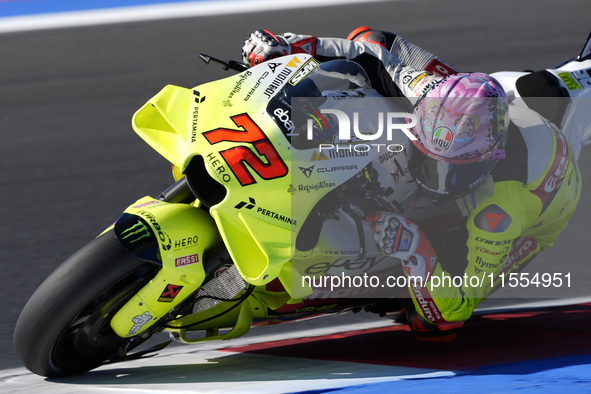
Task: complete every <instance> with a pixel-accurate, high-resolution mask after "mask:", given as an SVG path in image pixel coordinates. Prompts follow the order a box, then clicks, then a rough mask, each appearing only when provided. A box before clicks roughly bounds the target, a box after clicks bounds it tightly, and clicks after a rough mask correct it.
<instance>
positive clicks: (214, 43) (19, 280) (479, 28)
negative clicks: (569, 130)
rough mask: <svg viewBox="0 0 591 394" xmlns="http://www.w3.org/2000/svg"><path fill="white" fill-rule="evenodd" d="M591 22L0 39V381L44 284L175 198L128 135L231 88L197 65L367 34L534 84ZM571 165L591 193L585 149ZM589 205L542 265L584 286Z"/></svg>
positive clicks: (183, 22) (475, 11)
mask: <svg viewBox="0 0 591 394" xmlns="http://www.w3.org/2000/svg"><path fill="white" fill-rule="evenodd" d="M589 11H591V4H589V2H588V0H576V1H571V0H565V1H561V2H555V1H539V0H524V1H519V2H515V1H512V0H510V1H505V0H502V1H495V2H473V1H469V0H462V1H459V0H449V1H446V2H438V1H423V0H417V1H394V2H380V3H366V4H355V5H347V6H342V7H338V8H335V7H324V8H314V9H311V10H304V9H300V10H283V11H279V12H266V13H257V14H243V15H220V16H209V17H207V18H199V17H193V18H187V19H174V20H163V21H150V22H145V23H141V22H138V23H129V24H116V25H107V26H92V27H85V28H76V29H73V28H70V29H54V30H47V31H33V32H21V33H7V34H3V35H0V53H1V54H2V60H1V61H0V92H1V94H0V130H1V136H2V142H1V143H0V160H2V176H1V178H0V185H1V187H2V192H1V194H0V207H1V209H2V211H1V212H2V216H1V218H2V221H3V225H2V226H1V227H0V235H1V236H0V264H2V275H1V276H0V291H1V296H2V297H1V300H2V304H3V305H4V306H3V307H2V313H1V314H0V368H12V367H18V366H20V364H19V363H18V360H17V359H16V356H15V355H14V352H13V350H12V331H13V328H14V324H15V322H16V319H17V317H18V314H19V312H20V310H21V309H22V307H23V306H24V304H25V302H26V301H27V299H28V297H29V296H30V295H31V294H32V293H33V291H34V290H35V288H36V287H37V286H38V285H39V284H40V283H41V281H42V280H43V279H44V278H45V277H46V276H47V275H48V274H49V273H50V272H51V271H52V270H53V269H55V268H56V267H57V266H58V265H59V264H60V263H61V262H62V261H63V260H64V259H65V258H66V257H67V256H69V255H70V254H72V253H73V252H74V251H75V250H76V249H78V248H79V247H80V246H82V245H83V244H84V243H86V242H87V241H88V240H90V239H92V238H93V237H94V236H96V234H98V233H99V232H100V231H102V229H104V228H105V227H107V226H108V225H110V224H111V223H112V222H113V221H114V220H115V219H116V218H117V217H118V215H119V213H120V212H121V211H122V210H123V209H124V208H125V207H127V206H128V205H129V204H130V203H131V202H133V201H135V200H136V199H137V198H139V197H141V196H144V195H147V194H150V195H156V194H158V193H159V192H160V191H162V190H163V189H165V188H166V187H167V186H168V185H169V183H170V181H171V176H170V167H169V165H168V163H167V162H166V161H165V160H164V159H162V158H161V157H159V156H158V155H157V154H156V153H154V152H153V151H152V150H151V149H150V148H149V147H148V146H147V145H146V144H144V143H143V142H142V141H141V140H140V139H139V138H138V137H137V136H136V135H135V134H134V133H133V131H132V129H131V126H130V119H131V116H132V114H133V113H134V111H135V110H136V109H138V108H139V107H140V106H141V105H142V104H143V103H145V101H147V100H148V99H149V98H150V97H151V96H152V95H154V94H155V93H156V92H158V91H159V90H160V89H161V88H162V87H163V86H164V85H166V84H174V85H179V86H185V87H191V86H195V85H198V84H200V83H203V82H207V81H210V80H212V79H218V78H222V77H224V76H226V75H227V73H226V72H225V71H223V70H221V68H218V67H217V66H212V65H210V66H205V65H204V64H202V63H200V61H199V60H198V58H197V54H198V53H199V52H205V53H208V54H212V55H215V56H217V57H220V58H228V59H229V58H234V59H237V58H239V55H240V47H241V44H242V42H243V40H244V38H245V37H246V36H247V34H248V33H250V32H251V31H252V30H254V29H256V28H260V27H264V28H267V29H269V30H271V31H275V32H283V31H294V32H302V33H311V34H315V35H317V36H346V35H347V34H348V32H349V31H350V30H352V29H353V28H355V27H357V26H359V25H371V26H374V27H376V28H383V29H388V30H392V31H395V32H397V33H398V34H400V35H402V36H404V37H406V38H407V39H409V40H411V41H413V42H416V43H417V44H418V45H421V46H423V47H425V48H427V49H429V50H431V51H432V52H435V53H437V54H439V55H440V56H441V57H442V58H444V59H446V60H447V61H448V62H450V63H451V64H453V65H455V66H457V67H459V68H461V69H462V70H467V71H484V72H494V71H501V70H523V69H534V70H535V69H542V68H546V67H549V66H552V65H554V64H557V63H559V62H561V61H562V60H564V59H567V58H570V57H572V56H575V55H576V54H577V53H578V52H579V50H580V48H581V46H582V44H583V41H584V39H585V38H586V36H587V34H588V32H589V30H590V29H591V24H590V23H589V14H590V12H589ZM579 163H580V167H581V172H582V174H583V179H584V180H583V183H584V184H589V182H591V153H590V152H589V149H587V150H586V151H583V154H582V156H581V159H580V160H579ZM588 196H589V192H587V188H586V187H584V189H583V195H582V197H581V203H580V204H579V208H578V211H577V214H576V215H575V217H574V218H573V220H572V221H571V223H570V224H569V227H568V228H567V230H565V232H564V233H563V234H562V235H561V237H560V238H559V241H558V242H557V244H556V247H555V248H554V249H553V250H550V251H548V252H546V253H545V255H543V256H541V257H540V258H539V259H538V261H537V262H536V264H539V265H540V266H544V265H546V266H550V267H552V266H555V265H556V264H561V265H564V266H565V268H564V271H565V272H566V270H570V269H572V270H578V271H577V272H579V274H578V275H577V280H579V281H582V282H583V283H587V280H588V279H591V275H590V274H589V272H588V271H589V269H588V268H586V265H587V264H588V261H589V258H588V241H587V239H588V223H589V220H590V219H591V211H590V209H591V208H589V206H588V201H589V197H588ZM541 323H542V324H543V319H542V320H541ZM317 324H320V325H321V324H322V323H317ZM547 339H548V340H549V341H557V340H558V341H560V338H547ZM99 384H100V383H99ZM1 390H2V389H1V388H0V391H1Z"/></svg>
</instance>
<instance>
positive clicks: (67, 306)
mask: <svg viewBox="0 0 591 394" xmlns="http://www.w3.org/2000/svg"><path fill="white" fill-rule="evenodd" d="M158 269H159V267H157V266H156V265H154V264H152V263H148V262H146V261H143V260H140V259H138V258H137V257H136V256H134V255H132V254H131V253H129V252H128V251H127V250H126V249H124V248H123V247H122V246H121V244H120V243H119V241H118V240H117V238H116V237H115V234H114V233H113V232H112V231H111V232H109V233H107V234H104V235H102V236H100V237H99V238H97V239H95V240H94V241H92V242H90V243H89V244H88V245H86V246H85V247H83V248H82V249H80V250H79V251H78V252H76V253H75V254H74V255H73V256H71V257H70V258H69V259H68V260H66V261H65V262H64V263H63V264H62V265H61V266H60V267H58V269H57V270H56V271H55V272H54V273H52V274H51V275H50V276H49V277H48V278H47V279H46V280H45V282H43V283H42V284H41V286H40V287H39V288H38V289H37V291H36V292H35V293H34V294H33V296H31V298H30V299H29V301H28V302H27V304H26V305H25V307H24V309H23V311H22V312H21V315H20V317H19V319H18V322H17V324H16V328H15V332H14V346H15V350H16V353H17V355H18V357H19V358H20V360H21V361H22V363H23V364H24V365H25V367H27V368H28V369H29V370H31V371H32V372H34V373H36V374H38V375H42V376H47V377H59V376H67V375H73V374H77V373H81V372H85V371H88V370H91V369H93V368H96V367H98V366H99V365H101V364H103V363H104V362H106V361H109V360H113V359H116V358H119V357H122V356H124V355H125V353H126V352H127V350H130V349H131V348H133V347H135V346H137V345H139V344H140V343H141V342H143V340H145V339H147V337H148V336H146V338H143V337H142V339H140V338H137V337H132V338H121V337H119V336H118V335H116V334H115V332H114V331H113V330H112V329H111V327H110V322H111V319H112V317H113V315H114V314H115V312H117V311H118V310H119V308H121V306H123V305H124V304H125V302H126V301H127V300H129V299H130V298H131V297H132V296H133V295H134V294H135V293H136V292H137V291H138V290H139V289H140V288H141V287H143V286H144V285H145V284H146V283H147V282H148V281H149V280H150V279H151V278H153V277H154V275H155V274H156V272H157V271H158Z"/></svg>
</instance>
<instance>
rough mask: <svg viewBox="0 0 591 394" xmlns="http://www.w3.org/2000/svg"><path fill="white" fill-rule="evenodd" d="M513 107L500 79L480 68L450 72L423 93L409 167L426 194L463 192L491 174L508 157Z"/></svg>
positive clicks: (412, 130)
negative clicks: (462, 72)
mask: <svg viewBox="0 0 591 394" xmlns="http://www.w3.org/2000/svg"><path fill="white" fill-rule="evenodd" d="M508 109H509V104H508V101H507V95H506V94H505V91H504V90H503V88H502V87H501V85H500V84H499V83H498V82H497V81H496V80H495V79H494V78H492V77H491V76H489V75H486V74H478V73H474V74H456V75H452V76H449V77H446V78H444V79H443V80H441V81H440V82H438V83H437V84H436V85H435V86H434V87H433V88H432V89H431V90H429V91H428V92H427V93H426V94H425V95H424V96H423V97H422V98H421V99H420V101H419V102H418V104H417V105H416V106H415V110H414V114H415V116H416V117H417V124H416V126H415V127H414V128H412V129H411V132H412V133H413V134H414V136H415V137H417V140H416V141H413V146H412V147H411V150H410V155H409V169H410V171H411V174H412V175H413V177H414V179H415V181H416V182H417V184H418V185H419V186H420V187H421V188H422V189H423V190H424V191H425V192H426V193H427V195H429V196H431V197H432V198H434V199H440V198H448V197H459V196H461V195H463V194H465V193H467V192H468V191H470V190H472V189H474V188H475V187H477V186H478V185H479V184H480V183H482V181H484V179H486V177H487V175H488V174H490V172H491V171H492V170H493V168H494V167H495V166H496V164H497V162H498V161H499V160H500V159H504V158H505V143H506V142H507V129H508V127H509V117H508V116H507V111H508Z"/></svg>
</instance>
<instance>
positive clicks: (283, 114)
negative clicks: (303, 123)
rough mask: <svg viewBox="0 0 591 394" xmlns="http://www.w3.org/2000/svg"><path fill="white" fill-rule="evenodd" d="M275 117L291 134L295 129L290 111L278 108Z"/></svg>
mask: <svg viewBox="0 0 591 394" xmlns="http://www.w3.org/2000/svg"><path fill="white" fill-rule="evenodd" d="M273 115H275V116H276V117H277V119H278V120H279V121H280V122H281V123H283V127H285V129H286V130H287V131H288V132H290V133H291V132H292V131H293V130H294V129H295V126H294V124H293V122H292V121H291V119H290V118H289V111H286V110H284V109H283V108H276V109H275V111H273Z"/></svg>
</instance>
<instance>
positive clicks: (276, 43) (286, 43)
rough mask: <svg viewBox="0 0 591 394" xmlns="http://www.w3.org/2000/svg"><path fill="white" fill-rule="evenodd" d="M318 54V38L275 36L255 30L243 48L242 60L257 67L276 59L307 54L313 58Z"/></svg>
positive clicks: (268, 32) (284, 34)
mask: <svg viewBox="0 0 591 394" xmlns="http://www.w3.org/2000/svg"><path fill="white" fill-rule="evenodd" d="M315 52H316V37H314V36H306V35H299V34H294V33H283V34H282V35H275V34H273V33H271V32H270V31H268V30H261V29H260V30H255V31H254V32H253V33H251V34H250V36H248V38H247V39H246V41H244V45H243V46H242V60H244V62H245V63H247V64H250V65H251V66H256V65H257V64H260V63H262V62H264V61H267V60H269V59H273V58H275V57H280V56H286V55H292V54H296V53H307V54H310V55H312V56H314V55H315Z"/></svg>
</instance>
